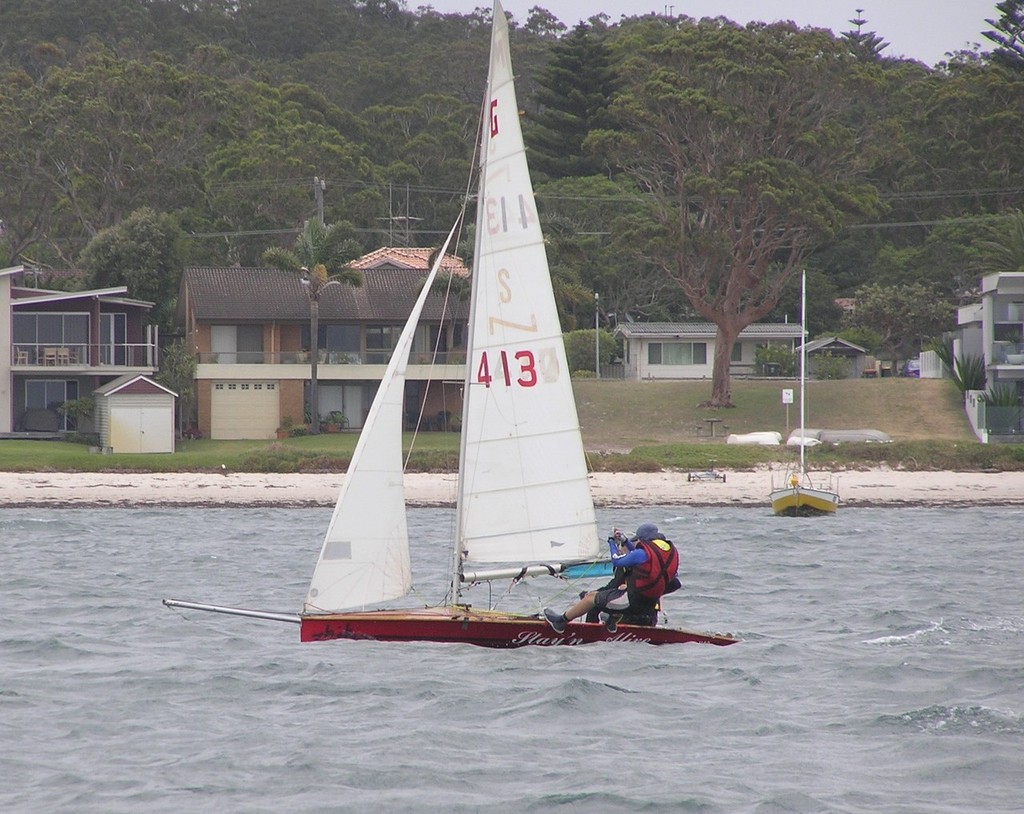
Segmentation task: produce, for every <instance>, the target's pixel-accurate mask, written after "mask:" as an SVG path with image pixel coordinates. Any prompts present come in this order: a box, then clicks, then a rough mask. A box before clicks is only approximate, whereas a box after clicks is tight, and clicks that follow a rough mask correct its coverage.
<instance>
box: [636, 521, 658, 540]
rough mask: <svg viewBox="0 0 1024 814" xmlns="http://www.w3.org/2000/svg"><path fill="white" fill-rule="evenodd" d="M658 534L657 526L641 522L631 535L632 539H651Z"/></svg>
mask: <svg viewBox="0 0 1024 814" xmlns="http://www.w3.org/2000/svg"><path fill="white" fill-rule="evenodd" d="M657 536H658V527H657V526H656V525H654V523H641V524H640V526H639V527H638V528H637V530H636V534H635V535H633V540H653V539H655V538H656V537H657Z"/></svg>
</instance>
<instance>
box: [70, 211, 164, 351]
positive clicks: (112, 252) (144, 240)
mask: <svg viewBox="0 0 1024 814" xmlns="http://www.w3.org/2000/svg"><path fill="white" fill-rule="evenodd" d="M181 237H182V235H181V229H180V228H179V227H178V224H177V221H176V220H175V219H174V218H173V217H172V216H171V215H167V214H158V213H157V212H154V211H153V210H152V209H150V208H148V207H144V208H142V209H140V210H138V211H137V212H133V213H132V214H131V215H130V216H129V217H127V218H125V219H124V220H123V221H122V222H121V223H119V224H118V225H117V226H111V227H108V228H106V229H103V230H101V231H100V232H99V234H97V235H96V236H95V237H94V238H93V239H92V240H90V241H89V245H88V246H86V247H85V251H83V252H82V267H83V268H84V269H85V272H86V278H85V283H86V287H88V288H108V287H110V286H117V285H124V286H127V287H128V295H129V296H130V297H135V298H137V299H140V300H145V301H147V302H151V303H154V305H155V307H154V309H153V312H152V315H151V316H152V318H153V319H154V320H155V321H156V322H157V324H158V325H160V327H161V328H162V329H163V330H165V331H170V330H171V329H172V328H173V326H174V309H175V304H176V303H177V300H178V288H179V285H180V282H181V269H182V264H181V248H180V244H181Z"/></svg>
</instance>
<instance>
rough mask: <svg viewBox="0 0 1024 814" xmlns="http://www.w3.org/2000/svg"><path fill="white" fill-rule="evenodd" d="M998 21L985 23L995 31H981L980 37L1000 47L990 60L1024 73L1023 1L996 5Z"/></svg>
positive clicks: (1009, 1) (1018, 0)
mask: <svg viewBox="0 0 1024 814" xmlns="http://www.w3.org/2000/svg"><path fill="white" fill-rule="evenodd" d="M996 11H998V12H1000V13H1001V14H1002V16H1001V17H1000V18H999V20H988V19H986V20H985V22H986V23H988V24H989V25H991V26H995V29H996V30H995V31H983V32H982V35H983V36H985V37H986V38H987V39H990V40H992V42H995V43H998V44H999V45H1000V46H1001V47H999V48H997V49H996V50H995V51H993V52H992V59H993V61H994V62H998V63H1000V64H1002V65H1005V66H1006V67H1008V68H1012V69H1014V70H1017V71H1024V0H1003V2H1001V3H996Z"/></svg>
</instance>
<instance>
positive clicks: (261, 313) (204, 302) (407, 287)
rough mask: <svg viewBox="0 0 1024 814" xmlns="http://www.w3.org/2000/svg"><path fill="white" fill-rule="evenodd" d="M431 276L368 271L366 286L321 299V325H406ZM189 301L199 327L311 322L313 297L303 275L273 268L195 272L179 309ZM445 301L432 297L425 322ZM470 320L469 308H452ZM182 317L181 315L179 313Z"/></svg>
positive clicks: (185, 282) (329, 291)
mask: <svg viewBox="0 0 1024 814" xmlns="http://www.w3.org/2000/svg"><path fill="white" fill-rule="evenodd" d="M425 276H426V273H425V272H424V271H423V270H422V269H408V268H395V267H388V266H383V267H379V268H367V269H364V270H363V277H364V279H363V285H362V286H361V287H359V288H353V287H351V286H348V285H344V284H342V285H331V286H328V287H327V288H325V289H324V290H323V292H322V293H321V295H320V319H321V320H326V321H345V322H361V321H362V322H368V321H369V322H386V323H391V324H395V323H401V322H403V321H404V320H405V319H406V318H407V317H408V316H409V312H410V311H411V310H412V306H413V303H414V302H415V301H416V296H417V295H418V294H419V290H420V287H421V285H422V283H423V279H424V277H425ZM186 300H187V302H188V305H189V306H190V307H191V308H192V313H193V316H194V318H195V319H196V320H198V321H203V322H211V321H217V320H233V321H239V320H243V321H244V320H253V321H265V320H281V321H299V320H302V321H304V320H308V319H309V297H308V296H307V294H306V287H305V286H304V285H303V284H302V280H301V278H300V277H299V275H298V274H296V273H294V272H289V271H282V270H280V269H272V268H246V267H215V268H214V267H192V268H186V269H185V272H184V275H183V276H182V296H181V297H179V302H178V305H179V309H180V308H182V307H183V305H184V304H185V301H186ZM442 306H443V300H442V297H440V296H437V295H432V296H430V297H429V298H428V299H427V302H426V305H425V306H424V309H423V319H424V320H427V321H438V320H440V319H441V316H442ZM453 309H454V311H455V314H456V315H457V316H460V317H463V318H464V317H465V314H466V312H467V310H468V303H466V302H463V303H452V304H450V305H449V308H448V314H447V316H448V317H449V318H451V315H452V310H453ZM179 313H180V311H179Z"/></svg>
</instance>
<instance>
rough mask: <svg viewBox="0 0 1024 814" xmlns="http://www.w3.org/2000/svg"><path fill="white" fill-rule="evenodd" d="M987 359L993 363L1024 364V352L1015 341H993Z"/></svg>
mask: <svg viewBox="0 0 1024 814" xmlns="http://www.w3.org/2000/svg"><path fill="white" fill-rule="evenodd" d="M989 359H990V360H991V361H990V364H993V365H1024V353H1022V352H1021V349H1020V345H1018V344H1017V343H1016V342H1001V341H996V342H993V343H992V352H991V354H990V355H989Z"/></svg>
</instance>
